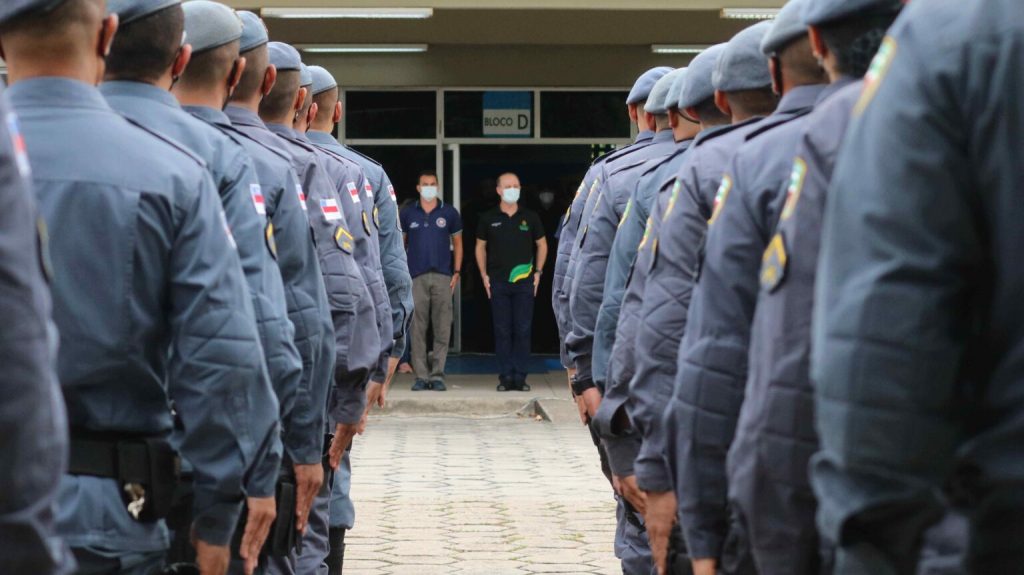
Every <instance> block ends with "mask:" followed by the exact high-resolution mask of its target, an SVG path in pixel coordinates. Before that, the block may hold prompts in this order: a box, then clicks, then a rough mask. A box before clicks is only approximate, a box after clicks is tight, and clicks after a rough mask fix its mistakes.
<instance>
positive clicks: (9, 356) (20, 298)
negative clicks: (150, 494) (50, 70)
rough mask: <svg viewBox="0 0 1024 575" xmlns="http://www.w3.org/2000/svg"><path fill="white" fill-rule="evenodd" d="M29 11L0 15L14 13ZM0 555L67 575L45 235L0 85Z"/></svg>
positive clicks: (30, 568)
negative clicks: (0, 458)
mask: <svg viewBox="0 0 1024 575" xmlns="http://www.w3.org/2000/svg"><path fill="white" fill-rule="evenodd" d="M27 4H29V2H14V3H13V5H12V6H7V5H5V6H4V7H3V8H0V22H3V21H4V20H6V19H7V14H6V12H7V11H10V10H20V9H23V5H27ZM0 116H2V117H3V118H4V122H3V124H0V203H2V205H3V206H4V209H3V211H2V212H0V230H3V231H2V232H0V278H2V279H0V317H3V318H4V321H3V322H2V323H0V365H3V366H4V371H3V374H2V375H0V398H2V399H0V453H3V454H4V457H5V460H6V461H5V463H6V465H5V466H4V469H3V471H2V472H0V493H4V497H3V499H2V501H0V541H3V546H4V551H3V553H2V554H0V572H2V573H39V574H40V575H51V574H57V573H69V572H71V570H72V569H73V565H74V563H73V559H72V558H71V553H70V550H69V549H68V548H67V546H66V545H65V544H64V542H63V541H61V540H60V539H59V538H58V537H57V530H56V525H55V522H54V516H53V505H54V503H55V502H56V499H57V487H58V485H59V482H60V477H61V475H62V474H63V473H64V472H65V471H66V469H67V449H68V437H67V435H68V430H67V415H66V413H65V410H64V402H63V400H62V398H61V396H60V386H59V384H58V382H57V373H56V372H55V370H54V366H55V362H56V360H57V356H56V355H57V354H56V352H57V349H56V344H57V341H56V338H57V332H56V328H55V326H54V325H53V322H52V320H51V315H50V314H51V309H52V303H51V300H50V287H49V284H48V281H49V278H48V275H47V274H48V273H49V272H50V270H49V269H47V268H48V264H46V263H44V262H46V261H47V258H48V257H49V255H48V254H47V252H46V245H45V243H44V241H45V227H44V224H42V221H41V220H40V219H39V216H38V214H37V212H36V207H35V201H34V200H33V199H32V189H31V185H30V183H29V178H30V177H31V169H30V167H29V160H28V155H27V154H26V152H25V143H24V140H23V139H22V137H21V133H20V132H19V131H18V120H17V117H16V116H15V115H14V112H12V111H11V109H10V107H9V106H8V103H7V98H6V96H5V95H4V87H3V81H0Z"/></svg>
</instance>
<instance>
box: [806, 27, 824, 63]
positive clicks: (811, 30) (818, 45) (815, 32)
mask: <svg viewBox="0 0 1024 575" xmlns="http://www.w3.org/2000/svg"><path fill="white" fill-rule="evenodd" d="M807 36H808V37H809V38H810V39H811V53H813V54H814V57H815V58H817V59H818V61H819V62H820V61H821V60H824V59H825V57H826V56H828V44H825V39H824V38H822V37H821V31H820V30H819V29H818V27H817V26H810V27H808V28H807Z"/></svg>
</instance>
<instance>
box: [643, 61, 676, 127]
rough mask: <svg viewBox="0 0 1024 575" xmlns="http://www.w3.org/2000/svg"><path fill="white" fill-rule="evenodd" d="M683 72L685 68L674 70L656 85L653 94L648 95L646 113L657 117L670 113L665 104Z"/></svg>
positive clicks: (652, 90)
mask: <svg viewBox="0 0 1024 575" xmlns="http://www.w3.org/2000/svg"><path fill="white" fill-rule="evenodd" d="M682 70H683V68H677V69H675V70H672V71H671V72H669V73H668V74H665V75H664V76H662V77H661V78H660V79H659V80H658V81H657V82H655V83H654V87H653V88H651V93H650V94H648V95H647V103H646V104H644V111H645V112H647V113H648V114H654V115H656V116H660V115H662V114H667V113H668V108H667V107H666V106H665V104H666V101H667V100H668V98H669V95H671V93H672V86H673V85H675V83H676V78H678V77H679V74H680V73H681V72H682Z"/></svg>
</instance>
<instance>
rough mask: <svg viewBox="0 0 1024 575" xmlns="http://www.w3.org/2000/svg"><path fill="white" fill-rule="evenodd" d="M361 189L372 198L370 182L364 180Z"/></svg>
mask: <svg viewBox="0 0 1024 575" xmlns="http://www.w3.org/2000/svg"><path fill="white" fill-rule="evenodd" d="M363 191H365V192H366V197H368V198H370V199H371V200H372V199H373V186H371V185H370V182H366V184H364V185H363Z"/></svg>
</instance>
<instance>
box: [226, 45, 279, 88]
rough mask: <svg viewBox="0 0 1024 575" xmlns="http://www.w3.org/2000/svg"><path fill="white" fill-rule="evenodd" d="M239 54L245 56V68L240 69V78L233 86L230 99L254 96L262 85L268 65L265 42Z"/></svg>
mask: <svg viewBox="0 0 1024 575" xmlns="http://www.w3.org/2000/svg"><path fill="white" fill-rule="evenodd" d="M239 55H240V56H245V70H243V71H242V79H241V80H239V81H238V86H236V87H235V93H234V95H233V96H232V98H231V99H232V100H234V99H236V98H238V99H240V100H244V99H248V98H250V97H252V96H254V95H255V94H256V92H258V91H259V90H260V87H262V86H263V78H265V77H266V75H267V67H268V66H269V65H270V53H269V52H268V51H267V45H266V44H262V45H260V46H257V47H255V48H253V49H252V50H249V51H248V52H244V53H242V54H239Z"/></svg>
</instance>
